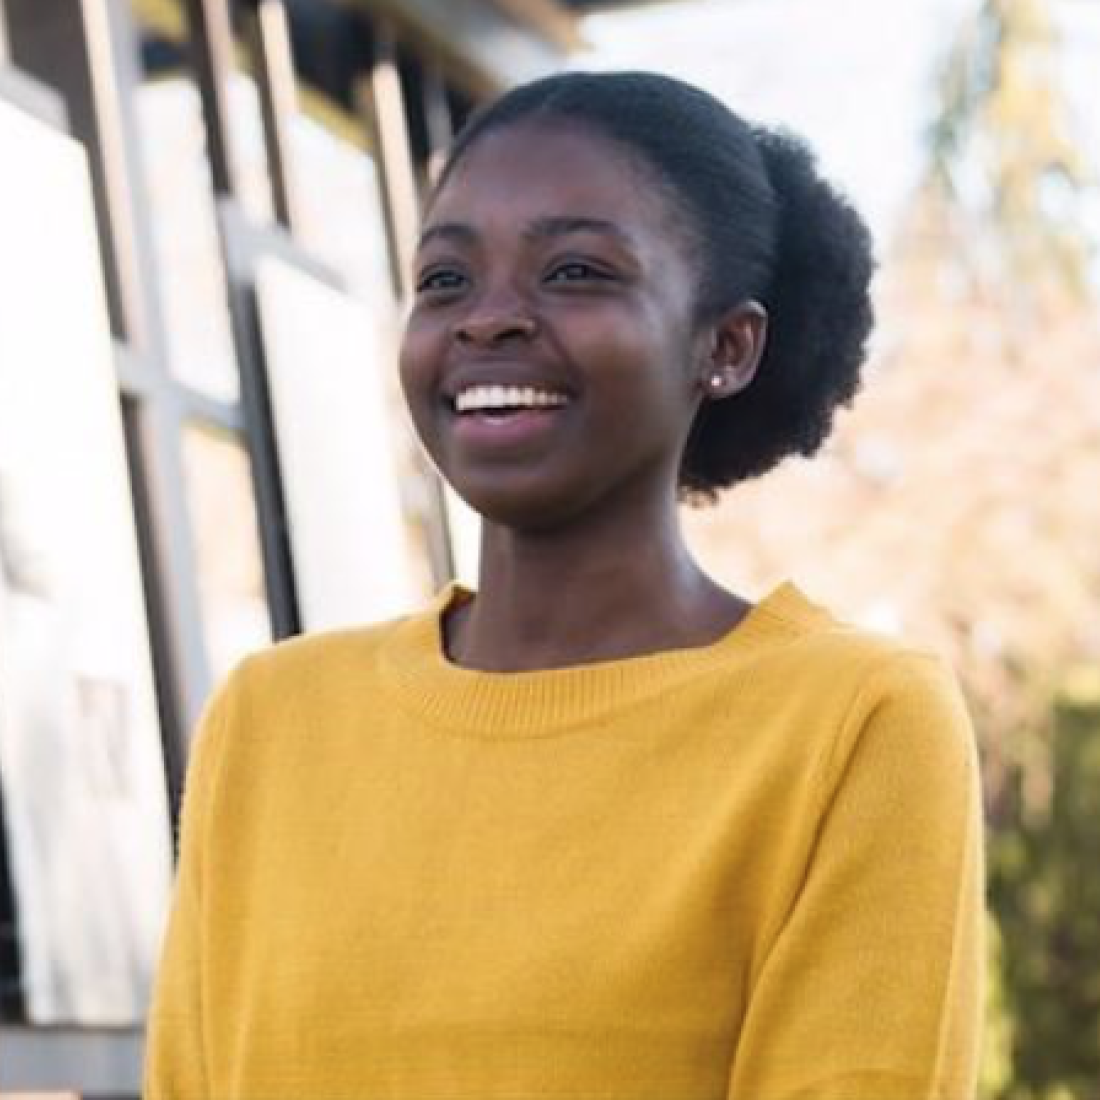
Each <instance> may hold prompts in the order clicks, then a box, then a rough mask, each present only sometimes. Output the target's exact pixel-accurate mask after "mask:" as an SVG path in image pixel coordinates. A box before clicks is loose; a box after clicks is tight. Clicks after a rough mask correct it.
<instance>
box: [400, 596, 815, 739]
mask: <svg viewBox="0 0 1100 1100" xmlns="http://www.w3.org/2000/svg"><path fill="white" fill-rule="evenodd" d="M474 596H475V593H474V592H472V591H471V590H470V589H468V588H465V587H464V586H463V585H461V584H459V583H457V582H454V581H452V582H451V583H449V584H448V585H446V586H445V587H444V588H443V589H442V590H441V591H440V592H439V594H438V595H437V596H436V598H435V599H434V600H433V601H432V603H431V604H430V605H429V606H428V607H427V609H426V610H425V611H424V612H422V613H420V614H417V615H413V616H410V617H409V618H406V619H402V620H401V621H399V622H398V623H397V624H395V626H394V628H393V630H392V631H391V632H390V634H389V635H388V636H387V638H386V639H385V641H384V642H383V644H382V647H381V651H380V653H379V660H380V665H381V671H382V673H383V675H384V677H385V681H386V683H387V684H388V686H389V687H390V688H392V690H393V691H394V693H395V695H396V698H397V701H398V702H399V703H400V704H401V705H402V706H403V707H404V709H405V710H406V711H408V712H412V713H414V714H416V715H417V716H418V717H420V718H421V719H423V720H425V721H426V722H428V723H430V724H431V725H435V726H439V727H443V728H446V729H448V730H450V731H451V732H453V733H459V734H465V735H467V736H471V737H480V738H485V739H500V738H517V737H538V736H540V735H545V734H551V733H558V732H561V731H562V730H564V729H568V728H572V727H577V726H583V725H585V724H587V723H590V722H594V721H598V720H599V719H600V718H601V717H602V716H604V715H606V714H608V713H609V712H611V711H616V710H621V709H624V708H628V707H631V706H633V705H635V704H638V703H642V702H644V701H645V700H647V699H651V698H653V697H654V696H656V695H658V694H660V693H661V692H663V691H667V690H669V689H671V688H674V687H675V686H677V685H678V684H680V683H682V682H684V681H685V680H687V679H690V678H693V677H694V676H697V675H699V674H701V673H705V672H708V671H712V670H715V669H719V668H724V669H726V670H727V671H731V672H732V671H734V670H736V669H737V668H739V667H741V666H743V665H744V664H745V663H746V662H747V661H748V660H749V659H750V658H751V657H753V656H754V655H755V654H758V653H759V652H760V651H761V649H762V648H764V647H766V646H768V645H771V644H774V643H776V642H781V641H783V640H784V639H785V638H789V637H791V636H792V635H796V634H798V633H799V632H801V631H802V630H804V629H806V628H807V627H809V626H811V625H813V624H814V623H817V624H821V623H822V621H823V620H824V621H831V620H832V617H831V616H830V615H829V613H828V612H827V611H825V610H824V609H823V608H821V607H819V606H818V605H816V604H814V603H813V602H812V601H810V600H809V599H808V598H807V597H806V596H805V595H804V594H803V593H802V592H801V591H800V590H799V589H798V588H797V587H796V586H795V585H794V584H793V583H792V582H791V581H783V582H782V583H781V584H779V585H778V586H777V587H776V588H774V589H773V590H772V591H771V592H770V593H769V594H768V595H767V596H765V597H764V598H763V599H762V600H760V601H759V602H758V603H757V604H755V606H753V607H752V608H751V609H750V611H749V612H748V614H747V615H746V616H745V617H744V618H743V619H742V620H741V621H740V622H739V623H738V624H737V625H736V626H735V627H733V628H732V629H731V630H730V631H729V632H728V633H726V634H725V635H723V636H722V637H721V638H719V639H718V640H717V641H715V642H712V643H710V644H709V645H704V646H692V647H688V648H681V649H667V650H660V651H658V652H655V653H648V654H642V655H639V656H634V657H622V658H614V659H610V660H604V661H596V662H592V663H590V664H582V665H572V666H569V667H567V668H557V669H541V670H534V671H524V672H485V671H480V670H475V669H468V668H463V667H462V666H461V665H457V664H455V663H454V662H453V661H451V660H450V659H449V658H448V657H447V655H446V652H445V649H444V634H443V618H444V615H445V613H446V611H447V609H449V608H450V607H451V606H452V604H455V603H458V602H466V601H467V600H469V599H472V598H473V597H474Z"/></svg>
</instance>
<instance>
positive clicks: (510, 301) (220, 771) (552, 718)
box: [147, 73, 983, 1100]
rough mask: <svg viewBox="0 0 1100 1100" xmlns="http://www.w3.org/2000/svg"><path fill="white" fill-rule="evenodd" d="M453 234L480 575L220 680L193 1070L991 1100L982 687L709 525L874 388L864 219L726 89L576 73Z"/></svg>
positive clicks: (451, 475) (458, 430)
mask: <svg viewBox="0 0 1100 1100" xmlns="http://www.w3.org/2000/svg"><path fill="white" fill-rule="evenodd" d="M416 265H417V267H416V287H417V290H416V299H415V302H414V304H413V307H412V312H411V316H410V318H409V321H408V329H407V333H406V337H405V341H404V346H403V350H402V356H401V376H402V380H403V383H404V388H405V392H406V394H407V398H408V403H409V407H410V409H411V411H412V416H413V419H414V421H415V424H416V427H417V429H418V431H419V433H420V435H421V437H422V439H423V442H424V445H425V446H426V448H427V449H428V451H429V452H430V454H431V456H432V458H433V460H434V461H435V463H436V465H437V466H438V468H439V470H440V471H441V472H442V474H443V476H444V477H446V478H447V480H448V481H449V482H450V483H451V485H453V486H454V488H455V489H456V490H457V492H459V493H460V494H461V495H462V496H463V497H464V498H465V499H466V500H467V501H468V502H469V503H470V504H471V505H472V506H473V507H474V508H475V509H477V511H478V512H479V513H480V514H481V516H482V517H483V520H484V526H483V542H482V558H481V575H480V579H479V585H478V590H477V592H476V593H474V592H471V591H467V590H464V589H462V588H461V587H459V586H457V585H451V586H449V587H447V588H446V590H445V591H444V592H442V593H441V594H440V596H439V597H438V598H437V599H436V601H435V602H434V603H433V604H432V606H431V607H429V608H428V609H427V610H426V611H424V612H423V613H421V614H417V615H413V616H411V617H408V618H405V619H402V620H400V621H396V622H391V623H387V624H385V625H382V626H373V627H369V628H364V629H360V630H350V631H344V632H339V633H329V634H322V635H317V636H312V637H305V638H300V639H297V640H293V641H290V642H287V643H284V644H281V645H279V646H276V647H274V648H273V649H271V650H269V651H267V652H264V653H262V654H260V655H258V656H255V657H253V658H251V659H249V660H247V661H245V662H244V664H243V665H242V666H241V667H239V668H238V669H237V671H236V672H235V673H234V674H233V675H232V677H231V678H230V680H229V682H228V683H227V684H226V685H225V686H224V687H223V688H222V690H221V691H220V692H219V693H218V694H217V696H216V697H215V699H214V701H213V702H212V704H211V705H210V707H209V709H208V712H207V716H206V718H205V720H204V722H203V726H202V729H201V733H200V736H199V739H198V741H197V744H196V746H195V752H194V758H193V765H192V768H191V775H190V779H189V786H188V792H187V798H186V801H185V808H184V822H183V847H182V856H181V865H180V870H179V881H178V890H177V896H176V900H175V906H174V910H173V913H172V917H171V922H170V927H169V932H168V939H167V945H166V948H165V956H164V962H163V965H162V968H161V972H160V976H159V981H158V988H157V992H156V998H155V1004H154V1008H153V1012H152V1018H151V1025H150V1035H149V1055H148V1070H147V1096H148V1097H149V1100H169V1098H171V1100H197V1098H200V1097H211V1098H215V1100H306V1098H317V1100H322V1098H323V1100H368V1098H369V1100H381V1098H395V1100H396V1098H401V1100H535V1098H556V1100H598V1098H606V1100H611V1098H614V1100H720V1098H727V1100H728V1098H733V1100H795V1098H796V1097H797V1098H799V1100H808V1098H820V1100H861V1098H862V1100H891V1098H897V1100H930V1098H933V1097H935V1098H939V1100H967V1098H968V1097H970V1096H972V1093H973V1089H974V1086H975V1076H976V1051H977V1046H978V1032H979V1002H980V991H981V977H982V942H981V920H982V867H983V850H982V840H981V836H982V830H981V811H980V804H979V802H980V800H979V783H978V772H977V766H976V756H975V751H974V744H973V738H972V734H971V731H970V728H969V725H968V722H967V718H966V715H965V712H964V709H963V706H962V705H961V703H960V699H959V695H958V692H957V689H956V687H955V685H954V681H953V679H952V677H951V675H950V673H949V672H948V671H946V669H945V668H944V666H943V665H942V664H941V663H940V662H939V661H938V660H937V659H936V658H934V657H931V656H928V655H926V654H924V653H922V652H918V651H915V650H913V649H910V648H907V647H904V646H902V645H899V644H897V643H894V642H889V641H886V640H884V639H880V638H877V637H875V636H872V635H869V634H865V633H862V632H860V631H858V630H855V629H852V628H850V627H848V626H846V625H844V624H842V623H840V622H838V621H837V620H836V619H834V618H833V617H832V616H831V615H830V614H829V613H828V612H827V611H825V610H824V609H822V608H821V607H819V606H817V605H815V604H814V603H812V602H811V601H810V600H809V599H808V598H807V597H806V596H805V595H803V594H802V592H801V591H800V590H799V589H798V588H796V587H795V586H794V585H793V584H791V583H785V584H783V585H781V586H780V587H778V588H777V589H776V590H775V591H773V592H771V593H770V594H768V595H767V596H766V597H765V598H764V599H763V600H762V601H761V602H759V603H757V604H756V605H755V606H753V605H751V604H750V603H749V602H748V601H746V600H745V599H743V598H741V597H739V596H737V595H734V594H733V593H730V592H727V591H725V590H723V589H722V588H721V587H719V586H718V585H717V584H716V583H715V582H714V581H712V580H711V579H710V578H708V577H707V576H706V575H705V574H704V573H703V571H702V570H701V569H700V568H699V566H698V565H697V563H696V562H695V561H694V560H693V558H692V556H691V554H690V552H689V551H688V549H687V547H686V546H685V545H684V541H683V539H682V537H681V533H680V528H679V524H678V521H677V502H678V499H682V498H684V497H685V496H687V497H695V498H702V499H706V498H713V497H714V496H715V494H716V493H717V492H718V491H719V490H720V489H724V488H726V487H728V486H731V485H734V484H735V483H737V482H739V481H742V480H744V479H746V478H750V477H754V476H757V475H759V474H762V473H764V472H765V471H767V470H768V469H770V468H771V467H772V466H774V465H775V464H776V463H777V462H779V461H780V460H781V459H782V458H783V457H784V456H786V455H790V454H794V453H798V454H803V455H809V454H811V453H812V452H814V451H815V450H816V449H817V448H818V447H819V446H820V444H821V443H822V441H823V440H824V438H825V437H826V435H827V433H828V430H829V426H830V421H831V418H832V413H833V410H834V408H835V407H836V406H837V405H838V404H839V403H842V402H844V401H846V400H848V399H849V398H850V397H851V396H852V394H853V393H854V392H855V390H856V388H857V381H858V372H859V366H860V362H861V360H862V358H863V349H864V343H865V340H866V337H867V334H868V331H869V329H870V325H871V308H870V304H869V299H868V283H869V280H870V276H871V269H872V262H871V258H870V248H869V242H868V238H867V234H866V232H865V230H864V228H863V226H862V224H861V222H860V221H859V219H858V217H857V216H856V215H855V213H853V211H852V210H851V209H850V208H849V207H848V206H847V205H846V204H845V203H844V202H843V201H842V200H841V199H840V198H838V196H837V195H836V193H835V192H834V191H833V190H832V189H831V188H830V187H829V186H828V185H826V184H825V183H824V182H823V181H822V180H821V179H820V178H819V177H818V175H817V173H816V170H815V168H814V164H813V161H812V159H811V157H810V156H809V154H808V153H807V152H806V150H805V148H804V147H803V146H802V145H801V144H799V143H798V142H797V141H795V140H793V139H791V138H788V137H781V136H777V135H776V134H773V133H769V132H767V131H764V130H761V129H757V128H754V127H752V126H749V125H748V124H746V123H745V122H744V121H742V120H741V119H739V118H737V117H736V116H734V115H733V114H731V113H730V112H729V111H728V110H726V109H725V108H724V107H723V106H722V105H720V104H719V103H718V102H717V101H715V100H713V99H712V98H710V97H709V96H707V95H705V94H703V93H702V92H699V91H697V90H695V89H693V88H691V87H689V86H687V85H684V84H681V83H679V82H676V81H672V80H668V79H665V78H661V77H657V76H653V75H647V74H628V73H621V74H609V75H588V74H573V75H566V76H557V77H553V78H550V79H547V80H544V81H540V82H538V83H535V84H531V85H528V86H525V87H522V88H519V89H517V90H515V91H513V92H512V93H510V94H508V95H506V96H505V97H504V98H503V99H501V100H499V101H498V102H497V103H496V104H495V105H493V106H492V107H490V108H489V109H488V110H487V111H486V112H485V113H483V114H481V115H480V116H478V117H476V118H475V119H474V120H473V121H472V123H471V124H470V126H469V127H468V128H467V129H466V131H465V132H464V133H463V134H462V135H460V137H459V138H458V140H457V142H456V144H455V146H454V149H453V150H452V152H451V155H450V158H449V161H448V163H447V166H446V169H445V171H444V173H443V175H442V178H441V180H440V182H439V183H438V185H437V187H436V188H435V191H434V193H433V195H432V196H431V198H430V201H429V203H428V206H427V212H426V217H425V223H424V229H423V235H422V238H421V242H420V247H419V252H418V256H417V260H416ZM820 549H821V552H822V553H828V547H821V548H820Z"/></svg>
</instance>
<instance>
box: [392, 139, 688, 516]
mask: <svg viewBox="0 0 1100 1100" xmlns="http://www.w3.org/2000/svg"><path fill="white" fill-rule="evenodd" d="M414 279H415V286H416V295H415V300H414V304H413V308H412V312H411V314H410V317H409V320H408V326H407V330H406V333H405V339H404V343H403V346H402V351H401V379H402V385H403V387H404V390H405V394H406V397H407V400H408V403H409V408H410V411H411V415H412V419H413V422H414V423H415V425H416V428H417V430H418V432H419V434H420V436H421V438H422V440H423V442H424V444H425V446H426V447H427V449H428V452H429V454H430V455H431V456H432V459H433V461H434V462H435V463H436V465H437V466H438V468H439V470H440V471H441V473H442V474H443V476H444V477H445V478H446V479H447V481H449V482H450V484H451V485H452V486H453V487H454V489H455V490H456V491H457V492H458V493H459V495H460V496H462V497H463V498H464V499H465V500H466V501H467V503H469V504H470V505H471V506H472V507H473V508H474V509H476V510H477V511H478V512H480V513H481V514H482V515H483V516H485V517H486V518H488V519H490V520H493V521H495V522H499V523H502V524H504V525H507V526H511V527H515V528H527V529H536V528H546V527H549V526H555V525H558V524H561V523H563V522H569V521H573V520H576V519H577V518H578V517H579V516H581V515H583V514H584V513H585V512H586V511H587V510H589V509H593V508H596V507H603V508H606V507H609V506H611V505H613V504H614V503H616V502H618V503H622V502H628V501H638V500H645V499H651V498H652V497H653V496H654V495H655V494H657V495H661V496H664V495H666V494H668V493H670V492H673V491H674V489H675V483H676V477H677V472H678V469H679V464H680V456H681V454H682V450H683V446H684V443H685V440H686V438H687V434H688V430H689V427H690V424H691V420H692V418H693V415H694V412H695V410H696V408H697V406H698V403H699V392H700V391H699V370H698V369H695V366H694V364H696V363H698V362H700V359H699V351H700V348H699V347H698V345H699V344H700V342H701V340H700V337H699V335H698V334H697V333H696V328H695V325H694V324H693V303H694V295H695V288H696V283H697V275H696V270H695V267H694V265H693V263H692V259H691V257H690V255H689V248H688V246H687V244H686V234H685V233H684V232H683V230H682V229H681V228H680V227H679V222H678V220H677V217H676V215H675V213H674V211H673V209H672V207H671V204H670V203H669V202H668V200H667V199H666V198H665V197H664V195H663V192H662V191H661V189H659V188H657V187H655V186H653V184H652V183H651V182H650V181H649V179H648V177H647V174H646V173H645V172H644V171H640V170H639V169H638V167H637V166H636V165H634V163H633V162H632V161H631V160H630V159H629V157H627V156H626V155H625V154H624V153H623V152H621V151H620V149H619V148H618V147H617V146H616V145H615V144H614V143H612V142H609V141H607V140H605V139H602V138H601V137H599V136H596V135H593V134H591V133H589V132H587V131H584V130H581V129H577V128H569V127H567V126H566V125H563V124H561V123H555V124H548V123H543V124H538V125H536V124H530V123H529V124H517V125H515V126H512V127H507V128H505V129H503V130H498V131H494V132H492V133H490V134H488V135H486V136H485V137H483V138H481V139H479V140H478V141H477V143H476V144H475V145H474V146H473V147H472V148H471V150H470V151H469V152H468V153H467V154H466V155H465V157H464V158H463V159H462V160H461V161H460V163H459V164H458V166H457V167H456V169H455V171H454V172H453V174H452V175H451V177H450V178H449V179H448V181H447V183H446V185H445V186H444V188H443V189H442V191H441V192H440V193H439V194H438V196H437V197H436V199H435V201H434V203H433V204H432V207H431V209H430V210H429V212H428V216H427V219H426V222H425V225H424V230H423V233H422V236H421V243H420V247H419V249H418V252H417V256H416V261H415V272H414Z"/></svg>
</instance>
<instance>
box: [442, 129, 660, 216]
mask: <svg viewBox="0 0 1100 1100" xmlns="http://www.w3.org/2000/svg"><path fill="white" fill-rule="evenodd" d="M647 176H648V173H646V172H645V170H644V169H643V168H642V166H641V165H640V164H639V163H638V160H637V158H634V157H632V156H631V155H630V154H629V151H628V150H626V149H625V148H624V147H623V146H621V145H619V144H618V143H617V142H615V141H614V140H613V139H612V138H609V137H604V136H602V135H600V134H599V133H597V132H595V131H593V130H591V129H590V128H589V127H587V126H583V125H572V126H571V125H569V124H568V122H566V123H559V122H556V121H555V122H553V123H548V122H539V123H521V124H515V125H510V126H507V127H503V128H501V129H499V130H493V131H491V132H490V133H487V134H485V135H483V136H481V137H479V138H478V140H477V141H476V142H475V143H474V145H472V146H471V147H470V148H469V149H467V150H466V151H465V152H464V153H463V154H462V156H461V158H460V160H459V161H458V162H457V163H456V164H455V165H454V167H453V169H452V170H451V172H450V173H449V175H448V176H447V178H446V181H445V183H444V184H443V186H442V188H441V189H440V190H439V192H438V193H437V194H436V195H435V197H434V199H433V201H432V203H431V206H430V208H429V210H428V212H427V217H426V219H425V232H426V234H430V233H431V229H432V227H433V225H435V224H437V223H447V224H456V223H462V222H469V221H478V222H480V221H498V220H500V219H502V218H505V217H507V218H508V219H509V220H515V219H519V220H522V221H523V222H525V223H530V225H531V226H532V227H537V226H538V225H540V224H544V223H546V222H547V221H554V220H557V221H562V220H568V219H575V220H576V221H577V222H578V223H581V222H584V221H585V220H588V221H591V222H592V223H600V222H602V223H604V224H605V225H606V226H609V227H611V229H610V231H611V232H614V231H615V230H616V229H617V230H619V231H621V232H622V233H624V234H626V235H630V226H631V225H637V224H638V223H639V222H646V223H650V225H651V226H653V227H654V228H660V229H662V230H663V229H664V228H665V227H666V223H667V222H668V219H667V214H668V210H667V200H666V199H665V197H664V194H663V192H664V189H663V188H657V187H654V186H653V181H652V179H650V178H647Z"/></svg>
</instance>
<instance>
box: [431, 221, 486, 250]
mask: <svg viewBox="0 0 1100 1100" xmlns="http://www.w3.org/2000/svg"><path fill="white" fill-rule="evenodd" d="M477 237H478V235H477V233H476V232H475V231H474V230H473V229H472V228H471V227H470V226H468V225H463V224H462V223H461V222H440V223H439V224H438V225H430V226H428V227H427V228H426V229H425V230H424V232H423V233H421V234H420V239H419V240H418V241H417V242H416V247H417V248H418V249H421V248H423V247H424V246H425V245H428V244H430V243H431V242H432V241H436V240H442V241H454V242H455V243H456V244H467V245H469V244H474V243H476V241H477Z"/></svg>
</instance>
